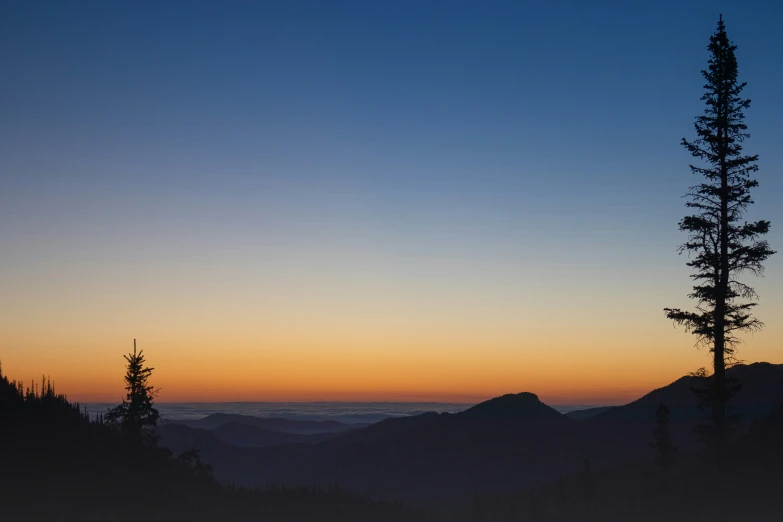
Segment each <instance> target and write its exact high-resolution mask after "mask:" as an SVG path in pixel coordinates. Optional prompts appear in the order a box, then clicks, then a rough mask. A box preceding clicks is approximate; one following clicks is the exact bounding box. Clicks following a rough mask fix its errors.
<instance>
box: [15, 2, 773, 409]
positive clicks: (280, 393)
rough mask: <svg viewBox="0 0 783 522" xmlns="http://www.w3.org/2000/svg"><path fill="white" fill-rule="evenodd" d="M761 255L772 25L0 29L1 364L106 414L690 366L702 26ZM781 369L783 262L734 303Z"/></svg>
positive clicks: (620, 19) (668, 8)
mask: <svg viewBox="0 0 783 522" xmlns="http://www.w3.org/2000/svg"><path fill="white" fill-rule="evenodd" d="M721 12H722V13H723V15H724V18H725V20H726V23H727V28H728V32H729V36H730V38H732V39H733V40H734V41H735V42H736V43H737V44H738V45H739V50H738V60H739V64H740V76H741V78H742V79H743V80H745V81H747V82H748V84H749V85H748V88H747V90H746V93H747V95H748V96H749V97H750V98H751V99H752V100H753V105H752V107H751V109H750V110H749V111H748V112H747V117H748V124H749V127H750V131H751V133H752V135H753V136H752V138H751V140H749V141H748V142H747V151H749V152H754V153H759V154H760V156H761V161H760V167H761V170H760V172H759V174H758V180H759V181H760V183H761V186H760V188H759V189H757V190H756V192H755V199H756V202H757V205H756V206H755V207H754V208H753V210H752V213H751V216H750V217H751V218H765V219H769V220H771V221H772V223H773V228H772V232H771V234H770V235H769V240H770V242H771V243H772V245H773V247H774V248H777V249H778V250H783V205H781V197H783V178H782V177H781V172H782V171H783V147H781V136H783V134H782V131H781V125H780V122H781V121H783V104H781V101H780V99H781V98H780V95H781V93H783V69H781V67H780V65H781V63H782V61H783V40H781V39H780V38H779V37H778V34H779V30H780V27H781V26H783V3H781V2H778V1H773V0H770V1H768V2H741V3H740V2H735V1H731V2H729V1H709V2H707V1H705V2H690V1H689V2H681V1H678V2H625V1H623V2H616V3H606V2H604V3H601V6H600V7H599V6H598V5H597V4H595V3H593V2H581V1H574V2H543V1H536V2H521V1H520V2H471V3H468V2H457V1H445V0H444V1H435V0H433V1H425V2H422V1H410V2H409V1H397V0H395V1H393V2H391V1H390V2H367V1H361V2H360V1H357V2H321V3H310V2H302V1H293V2H277V3H272V2H269V3H263V2H239V1H233V2H195V1H187V2H186V1H181V2H175V1H168V2H103V1H100V2H59V1H58V2H50V3H44V2H36V1H21V0H19V1H8V0H6V1H4V2H2V3H0V74H2V81H0V359H1V360H2V362H3V368H4V370H5V372H6V373H8V374H10V375H11V376H13V377H16V378H21V379H24V380H25V381H29V379H30V378H33V377H36V378H39V376H40V375H41V374H42V373H47V374H49V375H51V376H52V378H54V380H55V381H56V382H57V384H58V388H59V389H60V390H61V391H64V392H66V393H68V395H69V397H70V398H72V399H77V400H115V399H116V400H119V398H120V395H121V388H122V380H121V379H122V372H123V363H124V361H123V359H122V354H123V353H127V351H129V350H130V349H131V348H132V340H133V338H136V339H138V342H139V347H140V348H143V349H144V350H145V353H146V354H147V356H148V361H149V363H150V364H151V365H152V366H154V367H155V368H156V370H155V373H154V383H155V384H156V385H158V386H159V387H160V388H161V389H162V390H161V395H160V400H163V401H181V400H341V399H345V400H455V401H474V400H481V399H485V398H488V397H491V396H494V395H498V394H501V393H508V392H519V391H533V392H536V393H538V394H539V396H540V397H541V398H542V399H543V400H545V401H548V402H550V403H568V402H571V403H573V402H582V403H584V402H621V401H624V400H627V399H631V398H635V397H636V396H638V395H639V394H640V393H642V392H646V391H648V390H649V389H651V388H653V387H658V386H662V385H664V384H667V383H668V382H670V381H671V380H674V379H675V378H677V377H679V376H681V375H683V374H685V373H687V372H689V371H692V370H695V369H696V368H698V367H700V366H705V365H707V364H709V359H708V355H707V353H706V352H704V351H701V352H700V351H698V350H697V349H696V348H694V347H693V338H692V337H691V336H689V335H687V334H686V333H684V332H683V331H682V330H679V329H674V327H673V326H672V324H671V323H670V322H669V321H667V320H666V319H665V317H664V314H663V311H662V308H664V307H665V306H677V307H679V306H688V305H689V302H688V299H687V298H686V296H685V294H686V293H687V292H688V290H689V288H690V281H689V279H688V269H687V267H685V266H684V263H685V261H686V259H685V258H684V257H683V256H678V255H677V252H676V248H677V245H678V244H679V243H681V242H682V241H683V239H684V237H683V236H682V234H680V233H679V232H678V230H677V222H678V220H679V219H680V218H681V217H682V216H683V215H684V213H685V208H684V200H683V199H682V198H681V196H682V195H683V194H684V192H685V191H686V189H687V187H688V186H689V185H691V184H693V183H694V182H696V181H698V180H697V179H696V178H694V177H693V176H692V175H691V174H690V171H689V170H688V167H687V165H688V163H689V162H690V157H689V156H688V154H687V152H686V151H685V150H684V149H682V147H681V146H680V145H679V141H680V139H681V138H682V137H683V136H687V137H689V138H690V137H692V136H693V134H694V132H693V127H692V122H693V118H694V117H695V116H697V115H698V114H700V112H701V111H702V108H703V106H702V103H701V102H700V101H699V97H700V96H701V93H702V84H703V80H702V78H701V76H700V74H699V71H700V70H701V69H702V68H703V67H704V66H705V65H706V60H707V53H706V45H707V43H708V38H709V35H710V34H711V33H712V32H713V31H714V29H715V25H716V22H717V18H718V14H719V13H721ZM755 283H756V286H757V289H758V291H759V293H760V295H761V304H760V306H759V307H758V308H757V315H758V316H759V317H760V319H762V320H763V321H765V322H766V323H767V327H766V329H765V330H764V331H763V332H761V333H758V334H755V335H754V336H752V337H750V338H748V343H747V344H746V345H744V346H742V347H741V351H740V357H741V358H743V359H745V360H747V361H757V360H767V361H771V362H776V363H781V362H783V351H782V350H781V349H782V348H783V325H781V322H780V320H779V319H780V318H781V317H783V254H778V255H777V256H775V257H773V258H772V259H771V260H770V261H769V262H768V264H767V276H766V277H765V278H764V279H760V280H757V281H755Z"/></svg>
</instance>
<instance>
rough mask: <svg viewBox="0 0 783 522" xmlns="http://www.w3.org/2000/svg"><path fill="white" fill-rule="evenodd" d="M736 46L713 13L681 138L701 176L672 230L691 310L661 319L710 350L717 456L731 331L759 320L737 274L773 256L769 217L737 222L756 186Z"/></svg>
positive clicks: (725, 429)
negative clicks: (690, 131) (682, 256)
mask: <svg viewBox="0 0 783 522" xmlns="http://www.w3.org/2000/svg"><path fill="white" fill-rule="evenodd" d="M736 49H737V46H736V45H734V44H732V43H731V41H730V40H729V38H728V36H727V34H726V26H725V24H724V22H723V17H720V19H719V21H718V28H717V31H716V32H715V34H714V35H712V36H711V37H710V43H709V46H708V50H709V53H710V59H709V63H708V67H707V69H706V70H703V71H702V75H703V76H704V79H705V80H706V84H705V86H704V89H705V92H704V95H703V96H702V97H701V99H702V100H703V101H704V102H705V105H706V107H705V110H704V114H703V115H701V116H698V117H697V118H696V121H695V123H694V126H695V129H696V139H695V140H693V141H688V140H687V139H685V138H683V140H682V145H683V146H684V147H685V148H686V149H687V150H688V152H690V153H691V155H692V156H693V157H695V158H696V159H698V160H700V162H701V163H700V164H699V165H691V166H690V169H691V171H692V172H693V173H694V174H697V175H700V176H702V177H703V178H704V180H703V181H702V182H701V183H699V184H697V185H695V186H693V187H691V189H690V191H689V192H688V194H687V198H688V202H687V203H686V205H687V207H688V208H690V209H693V212H694V213H693V214H691V215H688V216H686V217H685V218H683V219H682V220H681V221H680V223H679V227H680V230H682V231H684V232H687V234H688V239H687V241H686V242H685V243H684V244H683V245H682V246H681V247H680V252H687V253H688V254H690V260H689V261H688V262H687V265H688V266H689V267H691V268H692V269H693V274H692V275H691V277H692V279H693V280H694V282H695V285H694V286H693V292H691V293H690V294H689V297H690V298H692V299H694V300H695V301H696V310H695V311H687V310H681V309H679V308H666V309H665V312H666V316H667V317H668V318H669V319H671V320H673V321H674V322H675V324H679V325H683V326H684V327H685V328H686V330H687V331H689V332H691V333H693V334H694V335H695V336H696V338H697V344H699V345H704V346H707V347H708V348H709V350H710V352H711V353H712V359H713V365H712V366H713V368H712V374H711V375H710V376H709V378H708V379H707V381H706V382H707V386H706V387H705V388H704V389H703V391H701V392H700V397H701V398H702V400H703V401H704V403H705V404H708V405H709V407H710V413H711V417H712V426H711V431H710V437H709V440H711V442H712V443H713V444H714V445H715V449H716V450H717V454H720V452H721V451H722V449H723V448H724V447H725V444H726V441H727V438H728V434H729V423H728V419H727V416H726V403H727V402H728V400H729V399H730V398H731V396H732V395H733V393H734V391H736V389H737V388H736V386H732V385H731V383H729V382H727V380H726V368H727V366H730V365H731V364H733V363H734V362H735V361H736V358H735V350H736V345H737V344H738V343H739V342H740V338H739V336H738V335H739V334H740V333H741V332H749V331H754V330H758V329H760V328H761V327H762V326H763V324H762V323H761V321H759V320H758V319H757V318H755V317H754V316H753V314H752V309H753V307H754V306H755V305H756V300H757V299H758V295H757V294H756V291H755V290H754V289H753V288H752V287H751V286H749V285H748V284H747V283H745V282H743V281H741V280H740V278H739V276H741V275H743V274H752V275H761V274H762V273H763V271H764V267H763V264H762V263H763V262H764V261H765V260H766V259H767V258H769V257H770V256H771V255H772V254H774V251H773V250H772V249H771V248H770V246H769V244H768V243H767V241H766V240H764V239H763V237H764V235H765V234H767V232H768V231H769V228H770V222H769V221H764V220H759V221H755V222H750V223H749V222H747V221H745V220H744V215H745V212H746V210H747V208H748V206H749V205H751V204H752V203H753V200H752V199H751V196H750V191H751V189H753V188H755V187H757V186H758V182H757V181H756V180H755V179H753V178H752V177H751V175H752V174H753V173H755V172H756V171H757V170H758V165H757V160H758V156H757V155H747V154H745V153H744V152H743V143H744V141H745V140H746V139H747V138H749V137H750V134H749V133H748V132H747V125H746V124H745V115H744V111H745V109H747V108H749V107H750V100H749V99H746V98H743V97H742V91H743V89H744V88H745V85H746V84H745V83H744V82H743V83H740V82H739V80H738V70H737V59H736V56H735V50H736Z"/></svg>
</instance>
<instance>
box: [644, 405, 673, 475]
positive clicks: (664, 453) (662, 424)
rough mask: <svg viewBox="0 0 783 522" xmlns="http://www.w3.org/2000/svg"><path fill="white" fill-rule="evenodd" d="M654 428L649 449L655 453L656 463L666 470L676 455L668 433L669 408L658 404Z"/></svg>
mask: <svg viewBox="0 0 783 522" xmlns="http://www.w3.org/2000/svg"><path fill="white" fill-rule="evenodd" d="M655 421H656V424H655V428H653V442H651V443H650V447H651V448H652V449H654V450H655V451H656V452H657V454H658V455H657V459H656V460H657V462H658V464H659V465H660V466H661V467H662V468H667V467H668V466H669V464H671V462H672V461H673V460H674V458H675V456H676V455H677V447H676V446H675V445H674V443H672V439H671V434H670V433H669V408H668V407H667V406H666V404H664V403H660V404H659V405H658V408H657V409H656V410H655Z"/></svg>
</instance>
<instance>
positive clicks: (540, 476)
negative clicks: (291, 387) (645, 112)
mask: <svg viewBox="0 0 783 522" xmlns="http://www.w3.org/2000/svg"><path fill="white" fill-rule="evenodd" d="M735 49H736V46H735V45H734V44H733V43H732V42H731V41H730V39H729V38H728V35H727V33H726V27H725V24H724V21H723V18H722V16H721V17H720V19H719V22H718V27H717V30H716V32H715V34H713V35H712V36H711V37H710V42H709V46H708V51H709V53H710V58H709V62H708V67H707V69H705V71H703V72H702V74H703V77H704V79H705V81H706V85H705V87H704V88H705V94H704V95H703V97H702V100H703V101H704V102H705V112H704V114H703V115H701V116H698V117H697V118H696V121H695V130H696V134H697V138H696V139H695V140H692V141H689V140H687V139H683V142H682V144H683V146H684V147H685V148H686V149H687V150H688V151H689V152H690V153H691V154H692V156H693V157H695V158H696V159H697V160H699V161H700V162H701V163H699V164H698V165H692V166H691V170H692V171H693V173H694V174H696V175H697V176H701V178H702V180H701V182H700V183H698V184H696V185H695V186H694V187H693V188H692V189H691V191H690V192H689V193H688V194H687V197H688V203H687V207H688V208H689V210H690V211H693V214H692V215H688V216H686V217H685V218H683V219H682V220H681V221H680V224H679V226H680V229H681V230H682V231H683V232H686V233H687V234H688V238H687V240H686V242H685V244H684V245H683V246H682V248H681V250H682V252H686V253H689V254H690V257H689V260H688V261H687V264H688V266H689V267H690V268H692V269H693V275H692V279H693V281H694V286H693V291H692V293H691V294H690V295H689V297H690V298H691V299H693V300H694V301H695V303H696V305H695V311H689V310H684V309H679V308H667V309H666V310H665V312H666V315H667V317H668V318H669V319H671V320H673V321H674V322H675V323H676V324H678V325H682V326H684V327H685V328H686V330H687V331H688V332H690V333H693V334H694V335H695V336H696V339H697V343H698V344H700V345H702V346H706V347H707V348H708V350H709V352H710V355H711V362H712V367H711V369H710V370H705V369H701V370H698V371H696V372H693V373H692V374H689V375H686V376H683V377H682V378H681V379H678V380H676V381H674V382H672V383H670V384H668V385H666V386H663V387H661V388H659V389H656V390H652V391H651V392H650V393H648V394H647V395H645V396H643V397H641V398H639V399H638V400H636V401H633V402H631V403H629V404H626V405H623V406H616V407H605V408H598V409H595V410H589V411H587V410H586V411H581V412H573V413H572V414H561V413H559V412H558V411H556V410H554V409H553V408H551V407H550V406H548V405H546V404H544V403H543V402H541V400H540V399H539V398H538V396H537V395H535V394H534V393H531V392H528V391H525V392H522V393H514V394H507V395H503V396H500V397H496V398H493V399H490V400H488V401H485V402H482V403H480V404H477V405H475V406H473V407H471V408H468V409H466V410H465V411H462V412H459V413H440V414H438V413H425V414H422V415H415V416H410V417H403V418H392V419H386V420H383V421H380V422H377V423H374V424H370V425H361V426H359V425H357V426H343V425H340V423H321V424H317V423H310V424H307V423H298V424H297V421H287V420H283V419H258V418H254V417H243V416H239V415H220V414H219V415H214V416H210V417H208V418H207V419H202V420H200V421H194V422H185V421H169V422H162V420H161V416H160V413H159V411H158V410H157V408H156V406H155V400H156V388H155V386H154V377H155V374H154V368H151V367H149V366H148V365H147V360H146V356H145V354H144V351H143V350H138V351H137V347H136V341H135V340H134V341H133V351H132V352H131V353H129V354H127V355H125V356H124V358H125V363H126V368H125V376H124V382H125V391H126V394H125V396H124V397H123V398H122V401H121V403H120V404H119V405H118V406H116V407H114V408H112V409H110V410H108V411H106V412H104V413H100V414H98V415H97V416H90V415H89V414H88V413H87V411H86V409H83V408H82V406H81V405H80V404H78V403H77V404H74V403H71V402H70V401H69V400H68V399H67V397H66V396H65V395H64V394H61V393H59V392H58V391H57V390H56V389H55V385H54V382H53V381H52V380H51V379H50V378H47V377H43V378H42V379H41V381H40V382H39V383H36V382H29V383H28V384H27V386H25V385H24V383H22V382H20V381H16V380H11V379H10V378H9V377H8V376H6V375H4V373H3V370H2V366H0V519H1V520H11V521H16V520H19V521H23V520H29V521H55V520H74V521H75V520H80V521H91V520H96V521H97V520H118V521H124V520H128V521H129V520H152V521H155V520H161V521H162V520H167V521H170V520H187V521H202V520H203V521H206V520H210V521H212V520H221V521H233V520H236V521H245V520H247V521H250V520H270V521H276V520H279V521H316V520H319V521H320V520H323V521H330V520H333V521H347V522H350V521H379V522H383V521H389V522H392V521H395V522H396V521H400V522H402V521H433V522H434V521H444V522H445V521H454V522H462V521H465V522H467V521H475V522H481V521H506V522H514V521H518V522H532V521H610V522H611V521H626V520H637V521H646V520H649V521H653V520H656V521H657V520H660V519H662V518H666V519H668V520H672V521H691V520H693V521H697V520H710V521H721V520H727V521H728V520H732V521H733V520H757V521H766V520H769V521H772V520H776V521H777V520H780V519H781V517H782V516H783V510H782V509H781V507H780V504H779V498H778V496H779V493H780V490H781V486H783V365H774V364H769V363H754V364H743V363H742V362H741V361H739V360H738V359H737V357H736V352H735V350H736V347H737V345H738V343H739V342H740V337H739V335H740V334H741V333H743V332H751V331H755V330H758V329H760V328H761V327H762V326H763V325H762V323H761V322H760V321H759V320H758V319H757V318H755V317H754V316H753V315H752V309H753V307H754V306H755V305H756V302H757V299H758V295H757V294H756V292H755V290H754V289H753V288H752V287H751V286H749V285H748V284H747V283H746V282H745V281H744V280H741V279H740V276H741V275H743V274H749V275H760V274H762V273H763V270H764V266H763V262H764V261H766V260H767V259H768V258H769V257H770V256H772V255H773V254H774V253H775V252H774V251H773V250H772V248H771V247H770V245H769V244H768V243H767V241H766V240H765V239H764V236H765V235H766V234H767V233H768V231H769V229H770V223H769V221H766V220H758V221H755V222H751V223H748V222H746V221H744V218H745V212H746V210H747V208H748V206H749V205H750V204H752V203H753V200H752V198H751V195H750V191H751V189H755V188H756V187H757V186H758V183H757V182H756V180H754V179H753V178H752V177H751V176H752V174H753V173H755V172H756V171H757V169H758V167H757V163H756V162H757V160H758V157H757V156H755V155H746V154H745V153H744V152H743V144H744V142H745V140H746V139H747V138H749V133H748V132H747V127H746V125H745V123H744V110H745V109H748V108H749V107H750V101H749V100H747V99H744V98H743V97H742V96H741V93H742V90H743V88H744V87H745V84H744V83H741V82H740V81H739V80H738V72H737V71H738V68H737V60H736V57H735V55H734V51H735ZM118 375H119V372H118ZM118 379H119V377H118Z"/></svg>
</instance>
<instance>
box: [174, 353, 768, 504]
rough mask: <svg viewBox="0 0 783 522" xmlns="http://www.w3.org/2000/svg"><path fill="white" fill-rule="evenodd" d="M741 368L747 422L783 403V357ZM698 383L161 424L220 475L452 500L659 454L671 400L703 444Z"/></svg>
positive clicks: (686, 442)
mask: <svg viewBox="0 0 783 522" xmlns="http://www.w3.org/2000/svg"><path fill="white" fill-rule="evenodd" d="M730 373H731V375H733V376H735V377H737V378H738V380H739V381H740V382H741V383H742V385H743V388H742V390H741V391H740V392H739V393H738V394H737V396H736V397H735V399H734V400H733V401H732V406H731V408H732V411H733V412H736V413H738V414H740V415H741V416H742V418H743V419H744V421H745V423H746V424H747V423H748V422H750V421H751V420H753V419H756V418H758V417H760V416H762V415H764V414H766V413H768V412H770V411H772V410H773V409H774V408H775V407H777V406H778V405H780V404H783V365H773V364H768V363H755V364H751V365H741V366H736V367H734V368H732V369H731V370H730ZM690 384H691V378H689V377H683V378H681V379H678V380H677V381H675V382H673V383H671V384H669V385H668V386H665V387H663V388H660V389H657V390H654V391H652V392H650V393H649V394H647V395H645V396H644V397H642V398H640V399H638V400H636V401H634V402H631V403H629V404H626V405H624V406H617V407H611V408H594V409H591V410H583V411H582V412H571V413H569V414H567V415H564V414H561V413H559V412H557V411H556V410H554V409H553V408H551V407H549V406H547V405H546V404H543V403H542V402H540V401H539V399H538V397H537V396H536V395H535V394H533V393H519V394H509V395H504V396H502V397H497V398H494V399H491V400H488V401H486V402H483V403H481V404H478V405H476V406H474V407H472V408H469V409H467V410H465V411H463V412H460V413H440V414H438V413H425V414H422V415H416V416H411V417H404V418H393V419H386V420H383V421H380V422H378V423H375V424H372V425H370V426H366V427H363V428H358V429H356V428H355V426H352V425H340V423H334V422H332V423H326V424H321V423H312V421H304V422H309V423H308V424H306V425H305V424H301V423H299V422H298V421H286V422H280V421H281V419H258V418H254V417H250V418H245V417H243V416H233V415H228V416H210V417H207V418H206V419H203V420H202V421H195V422H190V423H188V424H189V426H186V425H184V424H181V423H179V424H175V423H169V424H167V425H164V426H162V427H161V429H160V433H161V436H162V443H163V444H164V445H169V446H170V447H171V448H172V449H173V450H175V451H178V450H182V449H186V448H189V447H193V446H195V447H196V448H198V449H199V450H201V456H202V458H203V459H204V460H205V461H207V462H210V463H211V464H212V465H213V466H214V470H215V474H216V476H217V477H218V478H221V479H225V480H234V481H236V482H237V483H240V484H247V485H260V484H269V483H285V484H318V485H324V484H330V483H339V484H340V485H341V486H343V487H345V488H348V489H352V490H356V491H359V492H367V493H382V494H383V495H384V497H385V498H400V499H405V500H408V501H414V502H416V501H418V502H424V501H427V502H428V503H432V502H435V503H442V502H449V501H453V500H457V499H458V498H459V497H462V498H464V496H466V495H469V494H472V493H481V492H482V491H500V490H510V489H518V488H522V487H528V486H532V485H535V484H538V483H541V482H544V481H547V480H551V479H553V478H555V477H557V476H559V475H560V474H562V473H564V472H570V471H574V470H577V469H580V468H581V467H582V466H583V465H584V459H585V458H588V459H590V460H591V462H594V463H595V464H596V465H597V466H601V465H604V466H605V465H612V464H617V463H620V462H626V461H629V460H635V459H647V458H649V457H650V456H651V454H650V452H651V450H650V449H649V446H648V443H649V441H650V440H651V438H652V435H651V430H652V428H653V426H654V424H655V410H656V408H657V406H658V404H659V403H660V402H665V403H666V404H667V406H668V407H669V408H670V410H671V427H672V436H673V438H674V442H675V444H677V445H679V446H680V447H681V449H683V450H688V449H692V448H694V447H695V446H696V439H695V436H694V435H693V433H692V429H693V427H694V426H695V425H696V424H698V423H700V422H705V421H706V419H705V417H704V415H703V413H702V412H701V411H700V410H699V408H698V406H697V400H696V398H695V396H694V395H693V393H692V392H691V390H690ZM238 417H241V418H238ZM290 423H295V424H290ZM204 428H211V431H210V429H204ZM275 428H276V429H275ZM283 429H287V430H288V431H287V432H286V431H283ZM317 430H322V431H320V432H319V431H317ZM319 437H321V438H320V439H319ZM238 446H245V447H238ZM250 446H255V447H250ZM261 446H263V447H261Z"/></svg>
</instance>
